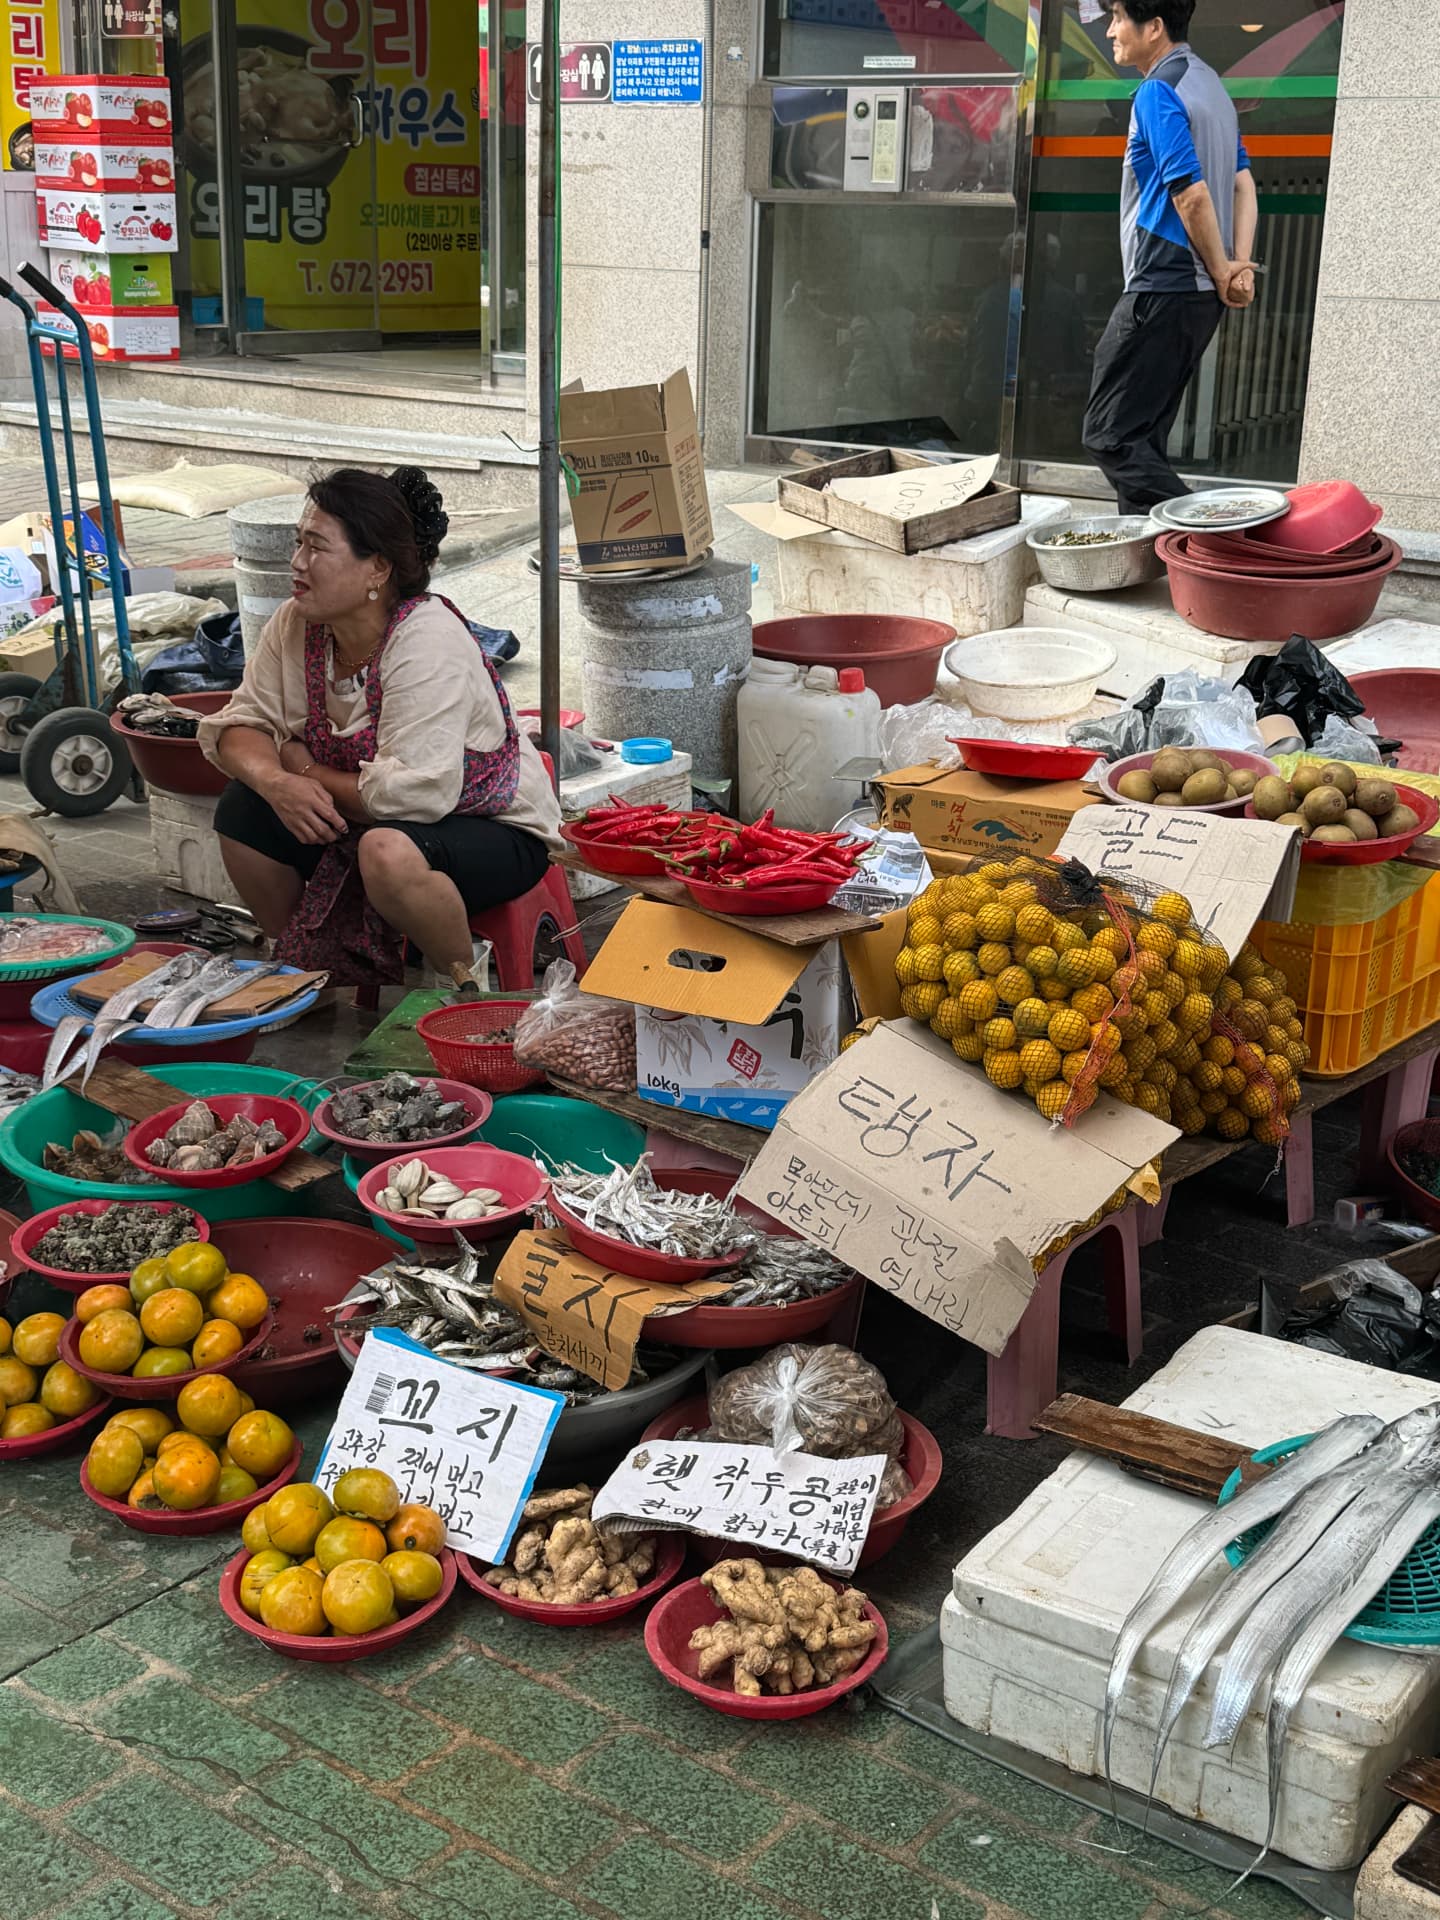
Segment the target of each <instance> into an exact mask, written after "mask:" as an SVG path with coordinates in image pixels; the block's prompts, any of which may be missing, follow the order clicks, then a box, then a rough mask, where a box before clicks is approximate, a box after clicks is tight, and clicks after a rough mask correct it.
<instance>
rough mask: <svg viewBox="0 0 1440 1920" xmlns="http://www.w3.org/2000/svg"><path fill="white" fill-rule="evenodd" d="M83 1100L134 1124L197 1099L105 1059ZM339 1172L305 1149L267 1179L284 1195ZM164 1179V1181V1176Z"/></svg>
mask: <svg viewBox="0 0 1440 1920" xmlns="http://www.w3.org/2000/svg"><path fill="white" fill-rule="evenodd" d="M76 1071H77V1072H78V1071H79V1069H78V1068H77V1069H76ZM67 1077H68V1076H67ZM76 1091H77V1092H78V1088H77V1089H76ZM83 1097H84V1098H85V1099H86V1100H93V1101H94V1102H95V1104H96V1106H97V1107H104V1109H105V1111H106V1112H107V1113H113V1114H114V1115H115V1116H116V1118H117V1119H120V1120H129V1121H130V1122H131V1123H132V1125H133V1124H134V1123H135V1122H136V1121H139V1120H148V1119H149V1118H150V1116H151V1115H152V1114H154V1113H163V1112H164V1111H165V1109H166V1107H173V1106H175V1105H176V1104H177V1103H179V1102H182V1101H189V1100H193V1099H194V1098H195V1097H196V1096H195V1095H194V1094H191V1093H186V1092H184V1091H183V1089H181V1088H180V1087H172V1086H169V1085H167V1083H166V1082H165V1081H164V1080H156V1079H155V1078H153V1076H152V1075H150V1074H148V1073H142V1072H141V1071H140V1069H139V1067H132V1066H131V1065H130V1063H129V1062H128V1061H126V1060H106V1059H103V1058H102V1059H101V1060H100V1061H98V1062H97V1064H96V1067H95V1071H94V1072H93V1073H92V1074H91V1076H90V1084H89V1086H87V1087H86V1089H85V1093H84V1096H83ZM338 1172H339V1168H338V1166H336V1165H334V1164H333V1163H332V1162H331V1161H329V1160H322V1159H320V1157H319V1156H318V1155H317V1154H313V1153H306V1151H305V1149H304V1148H303V1147H297V1148H296V1150H295V1152H294V1153H292V1154H291V1155H290V1157H289V1159H288V1160H285V1161H282V1162H281V1164H280V1165H279V1166H278V1167H277V1168H276V1169H275V1171H274V1173H272V1174H268V1175H267V1176H266V1180H267V1184H268V1185H270V1186H272V1187H279V1188H280V1190H281V1191H282V1192H283V1193H300V1192H302V1191H303V1190H304V1189H305V1188H306V1187H313V1186H314V1184H315V1182H316V1181H317V1180H324V1179H325V1178H326V1177H327V1176H328V1175H330V1174H332V1173H338ZM161 1177H162V1179H163V1177H164V1176H163V1174H162V1175H161ZM195 1191H196V1192H197V1193H199V1192H201V1191H203V1189H201V1188H196V1190H195Z"/></svg>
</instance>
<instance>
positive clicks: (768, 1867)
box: [745, 1821, 985, 1920]
mask: <svg viewBox="0 0 1440 1920" xmlns="http://www.w3.org/2000/svg"><path fill="white" fill-rule="evenodd" d="M745 1877H746V1879H747V1880H753V1881H755V1882H757V1883H758V1884H759V1885H760V1886H762V1887H769V1888H771V1889H772V1890H773V1891H774V1892H776V1893H778V1894H781V1895H783V1896H784V1897H785V1898H786V1899H787V1900H802V1901H807V1902H808V1901H811V1900H813V1902H814V1904H815V1905H816V1907H817V1910H818V1911H819V1912H822V1913H823V1914H824V1915H825V1920H875V1916H876V1915H877V1914H885V1915H895V1916H897V1920H898V1916H901V1915H903V1916H906V1920H912V1917H913V1920H923V1916H924V1915H925V1914H926V1913H927V1912H928V1911H930V1902H931V1901H932V1900H934V1901H936V1902H937V1903H938V1905H939V1908H940V1912H941V1914H942V1915H943V1916H944V1920H984V1916H985V1909H984V1908H983V1906H982V1905H981V1904H980V1902H979V1901H978V1900H967V1899H964V1898H963V1897H957V1896H956V1895H955V1894H953V1893H950V1892H948V1891H947V1890H946V1889H945V1888H943V1887H941V1886H940V1885H938V1883H937V1882H935V1881H933V1880H931V1879H930V1878H929V1877H928V1876H927V1875H925V1874H922V1873H919V1872H917V1870H916V1869H915V1868H914V1867H913V1866H901V1865H900V1864H899V1862H898V1861H895V1860H887V1859H885V1858H884V1857H883V1855H881V1854H878V1853H872V1852H871V1851H870V1849H869V1848H868V1847H859V1846H856V1845H854V1843H853V1842H851V1841H849V1840H841V1839H840V1838H839V1837H838V1836H837V1835H835V1834H833V1833H828V1832H827V1831H826V1830H825V1828H823V1827H819V1826H816V1825H815V1824H814V1823H813V1822H811V1821H807V1822H805V1823H804V1824H803V1825H801V1826H798V1827H795V1828H792V1830H791V1831H790V1832H789V1833H786V1834H783V1835H782V1836H781V1837H780V1839H779V1840H777V1841H776V1843H775V1845H774V1846H773V1847H770V1848H767V1850H766V1851H765V1852H764V1853H762V1854H761V1855H760V1858H759V1859H758V1860H755V1861H753V1862H752V1863H751V1864H750V1866H749V1867H747V1868H746V1871H745Z"/></svg>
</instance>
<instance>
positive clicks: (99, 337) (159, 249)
mask: <svg viewBox="0 0 1440 1920" xmlns="http://www.w3.org/2000/svg"><path fill="white" fill-rule="evenodd" d="M30 112H31V116H32V119H33V122H34V127H35V201H36V211H37V215H38V218H39V225H40V243H41V245H42V246H44V247H45V248H47V249H48V250H49V252H50V262H49V273H50V277H51V279H52V280H53V281H54V282H55V284H56V285H57V286H58V287H59V288H60V290H61V292H62V293H63V294H64V295H65V297H66V298H67V299H68V300H69V301H71V302H72V304H73V305H74V306H76V307H78V308H79V310H80V312H81V313H82V314H83V315H84V317H85V330H86V332H87V333H88V334H89V335H90V343H91V346H92V347H93V348H94V351H95V357H96V359H97V360H116V361H126V360H178V359H179V357H180V316H179V310H178V308H177V307H176V306H175V305H174V296H173V293H172V289H171V277H170V261H169V259H168V257H167V256H168V255H170V254H172V253H174V252H175V250H176V246H177V244H178V243H177V240H176V232H175V229H176V198H175V149H174V147H173V146H172V144H171V135H172V123H171V116H170V86H169V82H168V81H166V80H163V79H160V78H151V77H146V76H141V75H108V74H93V73H91V74H61V75H54V76H51V75H47V76H46V77H45V78H43V79H41V80H37V81H35V82H34V83H33V84H32V86H31V88H30ZM40 311H41V312H42V313H43V314H46V315H47V316H48V317H49V321H50V324H51V326H52V327H53V330H54V332H55V333H56V335H57V336H59V337H61V338H62V339H63V338H64V337H65V336H67V335H68V336H69V337H70V338H71V339H72V340H73V338H74V334H75V329H74V326H73V325H72V323H71V322H70V320H69V319H68V318H67V317H66V316H65V315H64V314H61V313H58V312H56V310H55V309H54V308H53V307H47V306H45V305H44V304H43V303H42V305H41V308H40ZM63 351H64V352H66V353H67V354H68V355H69V356H70V357H72V358H73V357H74V355H75V352H76V349H75V348H74V347H73V346H72V347H66V348H64V349H63Z"/></svg>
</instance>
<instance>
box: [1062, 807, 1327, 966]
mask: <svg viewBox="0 0 1440 1920" xmlns="http://www.w3.org/2000/svg"><path fill="white" fill-rule="evenodd" d="M1056 855H1057V857H1058V858H1072V857H1073V858H1074V859H1076V860H1083V861H1084V863H1085V865H1086V866H1087V867H1089V868H1090V869H1091V871H1092V872H1094V873H1097V874H1099V876H1100V877H1101V879H1115V880H1143V881H1145V882H1146V883H1147V884H1148V885H1150V886H1153V887H1157V888H1160V889H1162V890H1164V889H1173V891H1174V892H1176V893H1183V894H1184V896H1185V898H1186V899H1187V900H1188V901H1189V902H1190V905H1191V907H1192V908H1193V909H1194V913H1195V920H1196V924H1197V925H1198V926H1200V927H1201V928H1202V929H1203V930H1204V931H1205V932H1207V933H1212V934H1213V935H1214V936H1215V938H1216V939H1217V940H1218V941H1219V942H1220V944H1221V946H1222V947H1224V949H1225V951H1226V953H1227V954H1228V955H1229V956H1230V958H1231V959H1232V960H1233V959H1234V958H1235V956H1236V954H1237V953H1238V952H1239V951H1240V949H1241V947H1242V946H1243V945H1244V944H1245V941H1246V940H1247V939H1248V938H1249V935H1250V929H1251V928H1252V927H1253V926H1254V924H1255V922H1256V921H1257V920H1259V919H1261V918H1262V917H1263V918H1265V919H1267V920H1288V919H1289V918H1290V917H1291V914H1292V913H1293V911H1294V907H1295V883H1296V881H1297V880H1298V879H1299V877H1300V835H1299V832H1298V830H1297V829H1296V828H1294V827H1282V826H1279V825H1278V824H1277V823H1276V822H1275V821H1273V820H1236V819H1231V818H1229V817H1228V816H1226V815H1224V814H1215V813H1194V812H1192V811H1190V810H1189V809H1188V808H1185V807H1165V808H1160V807H1136V806H1107V807H1084V808H1082V809H1081V811H1080V812H1079V813H1077V814H1076V815H1075V817H1074V819H1073V820H1072V821H1071V822H1070V825H1069V826H1068V827H1067V828H1066V829H1065V833H1064V837H1063V838H1062V839H1061V841H1060V844H1059V846H1058V847H1057V848H1056Z"/></svg>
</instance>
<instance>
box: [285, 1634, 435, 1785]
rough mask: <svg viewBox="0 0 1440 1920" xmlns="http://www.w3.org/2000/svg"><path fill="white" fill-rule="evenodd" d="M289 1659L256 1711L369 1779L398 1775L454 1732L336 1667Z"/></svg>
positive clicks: (381, 1778) (385, 1778)
mask: <svg viewBox="0 0 1440 1920" xmlns="http://www.w3.org/2000/svg"><path fill="white" fill-rule="evenodd" d="M287 1665H288V1666H289V1667H290V1668H291V1669H292V1670H291V1671H290V1672H287V1673H285V1674H284V1675H283V1676H282V1677H281V1678H280V1679H279V1680H278V1681H277V1682H276V1684H275V1685H274V1686H273V1687H271V1688H270V1689H269V1690H268V1691H267V1692H265V1693H262V1694H260V1695H259V1696H258V1697H257V1698H256V1699H255V1700H254V1701H252V1702H251V1711H252V1712H254V1713H256V1714H258V1715H260V1716H261V1717H262V1718H263V1719H266V1720H273V1721H275V1722H277V1724H278V1725H280V1726H282V1727H288V1728H290V1730H291V1731H292V1732H293V1733H296V1734H298V1735H299V1736H300V1737H301V1738H302V1739H303V1740H305V1741H306V1742H307V1743H308V1744H309V1745H310V1746H312V1747H318V1748H319V1749H320V1751H321V1752H322V1753H328V1754H331V1755H333V1757H334V1758H335V1759H337V1760H339V1761H340V1762H341V1763H342V1764H343V1765H345V1766H350V1767H354V1768H356V1769H357V1771H359V1772H360V1773H363V1774H365V1775H366V1777H367V1778H368V1779H371V1780H393V1779H394V1778H395V1777H396V1775H397V1774H401V1773H404V1772H406V1771H407V1770H408V1769H409V1768H410V1767H413V1766H414V1765H416V1763H417V1762H418V1761H421V1760H428V1759H429V1757H430V1755H431V1754H432V1753H438V1752H439V1751H440V1749H441V1748H442V1747H443V1746H445V1745H446V1743H447V1742H448V1741H449V1740H450V1739H451V1738H452V1737H453V1736H452V1735H451V1734H449V1733H447V1732H446V1731H445V1730H444V1728H442V1727H436V1726H432V1725H431V1723H430V1721H428V1720H423V1719H422V1718H421V1717H420V1715H419V1714H418V1713H411V1712H409V1711H408V1710H407V1709H406V1708H404V1707H402V1706H399V1705H398V1704H396V1703H395V1702H394V1701H391V1700H382V1699H380V1698H379V1697H378V1696H377V1695H376V1694H374V1693H372V1692H371V1691H370V1690H369V1688H368V1687H364V1686H362V1685H361V1684H360V1682H359V1681H358V1680H350V1679H347V1678H345V1677H343V1676H342V1675H341V1674H340V1673H339V1672H338V1671H337V1670H336V1669H335V1668H334V1667H328V1666H307V1665H302V1664H300V1663H299V1662H295V1661H291V1662H287ZM272 1671H273V1663H272Z"/></svg>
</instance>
